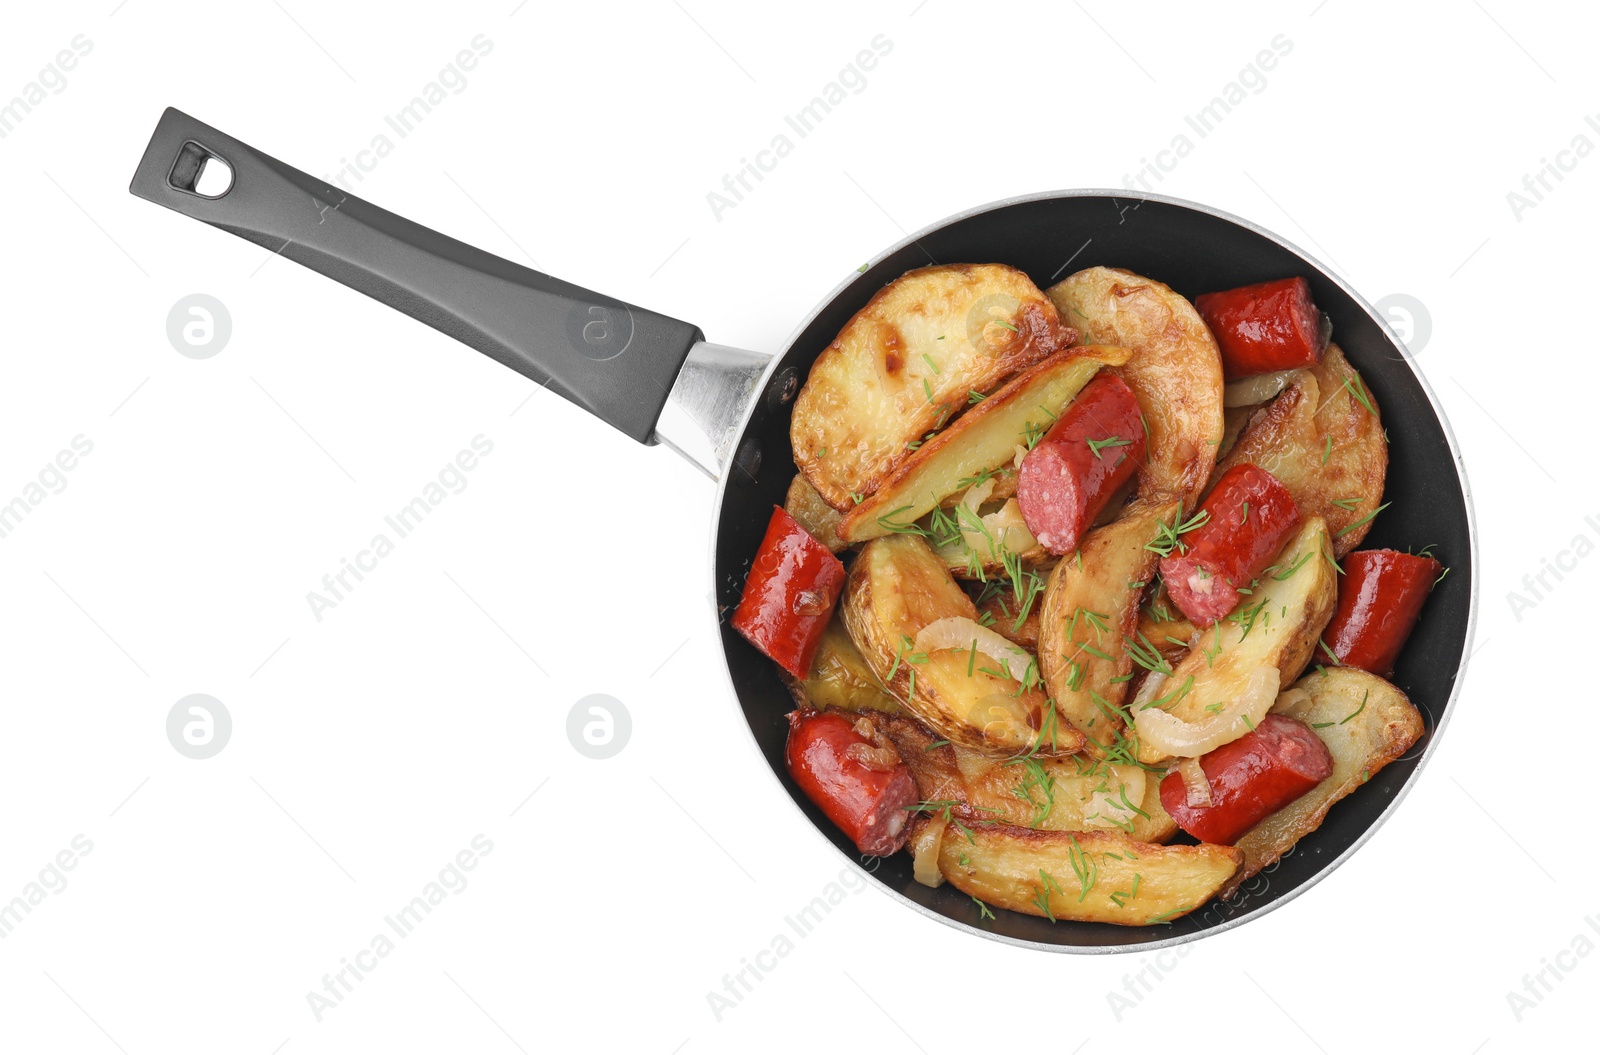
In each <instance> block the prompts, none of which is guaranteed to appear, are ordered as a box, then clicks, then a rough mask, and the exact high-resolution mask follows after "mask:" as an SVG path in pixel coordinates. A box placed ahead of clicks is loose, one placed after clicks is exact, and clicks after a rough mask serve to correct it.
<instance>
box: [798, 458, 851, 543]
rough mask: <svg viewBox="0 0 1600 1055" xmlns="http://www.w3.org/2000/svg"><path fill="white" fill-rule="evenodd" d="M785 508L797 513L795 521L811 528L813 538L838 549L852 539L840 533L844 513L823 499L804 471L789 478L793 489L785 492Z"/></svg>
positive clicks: (809, 529) (808, 528)
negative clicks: (841, 536)
mask: <svg viewBox="0 0 1600 1055" xmlns="http://www.w3.org/2000/svg"><path fill="white" fill-rule="evenodd" d="M783 508H784V509H786V510H788V512H789V515H790V516H792V517H794V519H795V523H797V524H799V525H800V526H801V527H803V528H805V529H806V530H807V531H809V532H811V535H812V537H813V538H815V539H816V540H817V541H818V542H820V543H822V544H823V545H824V546H827V547H828V551H829V552H830V553H838V552H840V551H841V550H844V549H845V548H847V547H848V546H849V545H850V543H848V542H846V541H845V540H844V539H842V538H840V537H839V521H841V520H843V519H844V514H843V513H840V512H839V511H838V510H837V509H835V508H833V507H832V506H830V505H829V504H828V503H826V502H824V501H823V500H822V496H821V495H819V494H817V489H816V488H815V487H812V486H811V482H810V481H809V480H807V479H806V478H805V477H804V476H803V475H799V474H796V476H795V478H794V479H793V480H791V481H790V482H789V493H788V494H787V495H785V496H784V499H783Z"/></svg>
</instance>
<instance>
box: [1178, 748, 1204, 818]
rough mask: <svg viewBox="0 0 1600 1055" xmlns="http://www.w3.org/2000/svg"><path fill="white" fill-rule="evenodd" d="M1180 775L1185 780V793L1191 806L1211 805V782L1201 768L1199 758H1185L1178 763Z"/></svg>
mask: <svg viewBox="0 0 1600 1055" xmlns="http://www.w3.org/2000/svg"><path fill="white" fill-rule="evenodd" d="M1178 775H1179V776H1180V777H1182V778H1183V791H1184V794H1185V796H1186V797H1187V801H1188V803H1189V805H1191V806H1209V805H1211V781H1209V780H1207V779H1206V771H1205V770H1203V769H1201V768H1200V760H1199V759H1198V758H1185V759H1184V760H1183V761H1181V762H1179V763H1178Z"/></svg>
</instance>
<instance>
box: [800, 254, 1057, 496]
mask: <svg viewBox="0 0 1600 1055" xmlns="http://www.w3.org/2000/svg"><path fill="white" fill-rule="evenodd" d="M1075 338H1076V331H1074V330H1073V328H1072V327H1071V326H1064V325H1062V323H1061V318H1060V315H1059V313H1058V312H1057V311H1056V309H1055V306H1054V305H1052V304H1051V303H1050V301H1049V299H1047V298H1046V297H1045V295H1044V294H1043V293H1041V292H1040V291H1039V287H1037V286H1035V285H1034V284H1033V282H1032V281H1031V280H1030V279H1029V278H1028V276H1027V275H1024V274H1023V273H1022V272H1021V271H1018V270H1017V269H1015V268H1011V267H1005V266H1004V265H1001V264H948V265H940V266H937V267H925V268H921V269H919V270H916V271H908V272H906V273H905V274H904V275H901V276H900V277H899V278H897V279H895V280H894V281H893V282H891V283H889V284H888V285H887V286H885V287H883V289H881V290H879V291H878V293H877V294H876V295H875V296H874V297H873V298H872V300H871V301H869V302H868V303H867V306H866V307H864V308H862V309H861V310H860V311H859V312H857V313H856V314H855V316H854V317H853V318H851V320H850V321H849V322H848V323H846V324H845V327H844V329H842V330H840V331H839V335H838V337H836V338H835V339H834V341H833V343H832V344H831V345H829V346H828V347H827V349H826V350H825V351H823V353H822V354H821V355H820V356H818V357H817V361H816V362H815V363H814V364H812V367H811V373H810V376H809V377H808V378H807V379H806V383H805V386H804V387H803V388H802V389H801V390H800V394H799V396H798V397H797V398H796V399H795V404H794V414H793V417H792V418H791V419H790V425H789V438H790V440H791V442H792V443H793V445H794V460H795V464H797V465H799V467H800V471H801V472H803V473H804V474H805V475H806V478H807V479H808V480H810V481H811V484H812V486H813V487H815V488H816V489H817V493H818V494H820V495H821V496H822V497H823V499H824V500H825V501H827V502H828V504H829V505H831V506H833V507H834V508H835V509H837V510H840V511H841V512H844V511H848V510H849V509H850V507H851V506H852V505H853V504H854V499H852V497H851V496H852V494H856V495H864V494H871V493H872V492H873V491H876V490H877V489H878V488H879V486H880V485H881V484H882V483H883V481H884V480H885V479H886V478H887V477H888V475H889V473H890V472H891V471H892V470H893V469H894V468H895V466H897V465H899V464H900V463H901V462H903V461H905V460H906V458H907V456H908V455H909V454H910V453H911V452H910V449H909V448H908V446H907V444H910V443H912V442H914V441H916V440H919V439H921V438H922V437H923V435H924V434H925V433H927V432H929V431H931V430H933V429H936V428H939V427H940V426H942V425H943V424H944V423H945V422H946V421H948V420H949V419H950V418H952V417H954V416H955V415H956V414H958V413H960V411H961V410H962V409H963V408H965V407H966V405H967V393H968V392H970V391H974V390H976V391H978V392H988V391H989V390H990V389H992V388H993V387H994V386H995V385H997V384H999V383H1000V382H1001V381H1004V380H1005V379H1006V378H1008V377H1010V376H1011V375H1012V374H1014V373H1016V372H1017V371H1018V370H1021V369H1023V368H1025V367H1028V366H1031V365H1033V364H1034V363H1036V362H1039V361H1040V360H1041V359H1044V358H1046V357H1047V356H1049V355H1052V354H1054V353H1055V352H1057V351H1059V350H1061V349H1063V348H1065V347H1067V346H1068V345H1070V344H1071V343H1072V342H1073V340H1074V339H1075Z"/></svg>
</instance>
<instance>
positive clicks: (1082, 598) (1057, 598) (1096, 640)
mask: <svg viewBox="0 0 1600 1055" xmlns="http://www.w3.org/2000/svg"><path fill="white" fill-rule="evenodd" d="M1177 513H1178V500H1177V499H1172V500H1171V501H1166V500H1154V501H1144V500H1135V501H1134V502H1133V503H1132V504H1131V505H1129V506H1128V508H1127V509H1126V510H1124V512H1123V515H1122V516H1121V517H1120V518H1119V519H1117V520H1116V521H1114V522H1112V523H1110V524H1107V525H1106V526H1104V527H1099V528H1095V529H1094V530H1093V531H1091V532H1089V534H1088V536H1087V537H1085V538H1084V540H1083V543H1082V544H1081V545H1080V546H1079V547H1078V556H1069V557H1066V558H1065V559H1063V560H1062V561H1061V563H1059V564H1057V565H1056V568H1055V571H1053V572H1051V573H1050V580H1049V582H1048V583H1046V584H1045V588H1044V599H1043V601H1042V602H1041V603H1040V607H1039V670H1040V672H1041V673H1042V674H1043V675H1044V681H1045V686H1046V687H1047V688H1048V689H1049V690H1050V696H1051V698H1052V699H1054V700H1055V701H1056V713H1057V715H1058V717H1059V718H1060V719H1063V720H1065V721H1066V722H1067V723H1068V724H1070V725H1071V726H1072V728H1074V729H1076V730H1078V731H1079V732H1080V733H1082V734H1083V735H1084V736H1085V737H1087V738H1088V739H1090V740H1093V741H1095V742H1096V743H1098V744H1101V745H1108V744H1110V743H1111V742H1112V741H1114V740H1115V739H1116V737H1117V732H1118V730H1119V729H1120V728H1121V727H1122V724H1123V723H1122V719H1121V717H1120V712H1119V711H1118V710H1117V707H1118V705H1119V704H1121V703H1122V701H1123V699H1124V698H1126V695H1127V688H1128V678H1127V675H1128V674H1129V673H1131V672H1132V670H1133V658H1132V656H1131V655H1130V654H1129V652H1128V647H1127V645H1128V640H1129V638H1130V637H1132V638H1133V640H1134V642H1135V646H1136V647H1143V645H1142V642H1140V640H1139V639H1138V638H1137V637H1133V635H1134V634H1135V632H1136V628H1137V625H1138V621H1139V599H1140V597H1142V596H1143V595H1144V590H1145V586H1146V585H1147V584H1148V583H1149V580H1150V576H1151V575H1152V574H1154V572H1155V566H1156V561H1157V560H1158V559H1159V557H1158V556H1157V554H1156V553H1155V551H1154V550H1150V549H1147V548H1146V547H1147V545H1148V544H1149V543H1150V542H1151V541H1152V540H1153V539H1154V538H1155V537H1156V529H1157V525H1158V524H1159V523H1160V522H1162V521H1168V522H1170V521H1171V520H1172V519H1173V518H1174V517H1175V516H1176V515H1177ZM1080 557H1081V559H1080Z"/></svg>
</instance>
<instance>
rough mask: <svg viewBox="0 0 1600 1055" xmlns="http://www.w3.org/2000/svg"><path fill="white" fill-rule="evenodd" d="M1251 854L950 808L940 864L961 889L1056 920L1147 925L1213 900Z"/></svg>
mask: <svg viewBox="0 0 1600 1055" xmlns="http://www.w3.org/2000/svg"><path fill="white" fill-rule="evenodd" d="M1243 859H1244V854H1242V853H1241V852H1240V851H1239V850H1237V849H1235V848H1234V847H1232V846H1217V845H1214V844H1211V843H1201V844H1200V845H1199V846H1160V845H1157V844H1154V843H1143V842H1138V841H1137V840H1134V839H1130V838H1128V837H1127V836H1125V835H1122V834H1119V833H1107V832H1076V833H1074V832H1056V831H1036V830H1033V829H1031V828H1019V827H1017V826H1015V825H1010V824H983V823H979V822H977V821H976V820H975V819H973V818H963V819H961V820H960V821H959V822H958V819H957V818H956V817H954V816H952V818H951V821H950V823H949V824H948V825H946V828H945V832H944V836H943V841H942V843H941V845H940V847H939V871H941V872H943V873H944V877H945V878H946V879H948V880H949V881H950V884H951V885H952V886H954V887H955V888H956V889H957V890H960V891H961V892H962V893H963V894H968V895H971V896H972V897H975V898H977V899H978V900H980V901H985V902H987V903H989V904H991V905H999V906H1000V907H1001V908H1008V909H1010V910H1011V911H1013V912H1023V913H1026V914H1028V915H1030V916H1044V917H1046V918H1048V919H1050V920H1052V921H1056V920H1064V919H1070V920H1082V921H1085V922H1090V923H1118V924H1122V925H1124V926H1143V925H1148V924H1152V923H1164V922H1167V921H1169V920H1173V919H1177V918H1178V917H1179V916H1182V915H1184V914H1186V913H1189V912H1192V911H1194V910H1195V909H1197V908H1199V907H1200V906H1201V905H1204V904H1206V903H1207V902H1208V901H1210V900H1211V899H1212V898H1213V897H1214V896H1216V893H1217V891H1219V890H1221V889H1222V887H1223V886H1224V885H1225V884H1226V883H1227V882H1228V880H1229V878H1230V877H1232V875H1233V873H1234V870H1235V869H1237V868H1238V867H1239V863H1240V862H1241V861H1242V860H1243Z"/></svg>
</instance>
